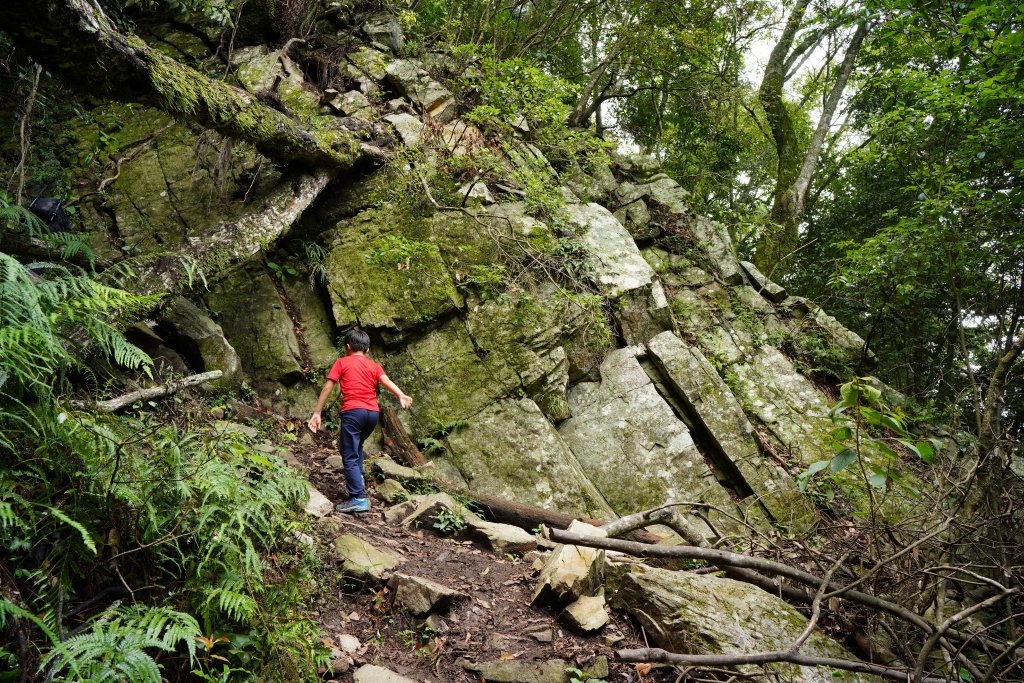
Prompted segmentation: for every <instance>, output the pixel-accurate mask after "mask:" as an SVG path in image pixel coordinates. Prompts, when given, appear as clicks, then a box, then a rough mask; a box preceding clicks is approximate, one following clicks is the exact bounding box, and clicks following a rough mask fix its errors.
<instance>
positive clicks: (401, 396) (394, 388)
mask: <svg viewBox="0 0 1024 683" xmlns="http://www.w3.org/2000/svg"><path fill="white" fill-rule="evenodd" d="M379 381H380V383H381V384H383V385H384V388H385V389H387V390H388V391H390V392H391V393H392V394H394V395H395V398H397V399H398V402H399V403H400V404H401V405H402V407H403V408H405V409H406V410H408V409H409V406H411V405H412V396H409V395H408V394H406V393H405V392H404V391H402V390H401V389H399V388H398V385H397V384H395V383H394V382H392V381H391V378H390V377H388V376H387V375H381V376H380V380H379Z"/></svg>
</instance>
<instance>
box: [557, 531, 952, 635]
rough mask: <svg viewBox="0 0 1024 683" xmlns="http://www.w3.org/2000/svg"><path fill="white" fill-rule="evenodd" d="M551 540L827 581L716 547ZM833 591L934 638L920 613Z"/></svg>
mask: <svg viewBox="0 0 1024 683" xmlns="http://www.w3.org/2000/svg"><path fill="white" fill-rule="evenodd" d="M546 535H547V537H548V538H550V539H551V540H552V541H555V542H557V543H568V544H571V545H582V546H587V547H590V548H603V549H605V550H617V551H619V552H623V553H626V554H628V555H634V556H636V557H663V558H675V559H687V560H702V561H704V562H709V563H711V564H713V565H715V566H716V567H721V568H723V569H725V568H726V567H739V568H741V569H753V570H755V571H756V572H767V573H770V574H778V575H779V576H784V577H786V578H787V579H790V580H792V581H796V582H797V583H801V584H803V585H805V586H810V587H812V588H814V589H819V588H821V585H822V582H823V579H821V578H820V577H817V576H815V575H814V574H810V573H808V572H805V571H803V570H800V569H796V568H795V567H790V566H789V565H787V564H782V563H781V562H774V561H772V560H766V559H764V558H760V557H751V556H750V555H742V554H740V553H732V552H729V551H727V550H715V549H713V548H699V547H695V546H687V545H677V546H657V545H645V544H643V543H634V542H632V541H623V540H620V539H616V538H593V537H590V536H584V535H582V534H575V533H572V532H569V531H562V530H559V529H549V530H548V531H547V532H546ZM829 588H830V589H831V590H833V591H835V593H834V595H840V594H841V595H842V597H843V598H844V599H846V600H849V601H851V602H856V603H859V604H861V605H865V606H867V607H872V608H874V609H877V610H879V611H882V612H886V613H887V614H891V615H892V616H894V617H897V618H899V619H902V620H904V621H907V622H910V623H911V624H914V625H915V626H917V627H918V628H920V629H921V630H922V631H924V632H925V633H927V634H929V635H931V634H932V633H934V632H935V627H934V626H933V625H932V624H930V623H928V622H927V621H925V620H924V619H923V618H922V617H921V616H920V615H919V614H916V613H914V612H911V611H910V610H908V609H906V608H905V607H901V606H900V605H897V604H895V603H892V602H889V601H888V600H885V599H883V598H879V597H876V596H874V595H869V594H867V593H862V592H860V591H854V590H850V591H844V590H843V588H844V587H843V586H839V585H835V584H831V583H830V584H829Z"/></svg>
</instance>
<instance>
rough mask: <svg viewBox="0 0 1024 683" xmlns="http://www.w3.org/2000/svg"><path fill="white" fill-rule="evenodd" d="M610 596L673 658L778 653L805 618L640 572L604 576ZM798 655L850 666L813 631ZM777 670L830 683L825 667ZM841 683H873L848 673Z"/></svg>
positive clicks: (673, 575)
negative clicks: (837, 660) (840, 661)
mask: <svg viewBox="0 0 1024 683" xmlns="http://www.w3.org/2000/svg"><path fill="white" fill-rule="evenodd" d="M607 590H608V594H607V597H608V602H609V604H610V605H611V606H612V607H613V608H615V609H617V610H622V611H625V612H627V613H628V614H631V615H632V616H633V617H634V618H636V619H637V620H638V621H639V622H640V624H641V625H642V626H643V628H644V631H645V632H646V633H647V636H648V637H649V638H650V639H651V641H652V643H651V644H652V645H657V646H659V647H662V648H664V649H666V650H669V651H670V652H689V653H692V654H748V653H754V652H764V651H768V650H783V649H785V648H787V647H788V646H789V645H790V644H791V643H792V642H793V641H794V640H796V638H797V637H798V636H799V635H800V633H801V632H802V631H803V630H804V629H805V628H806V626H807V618H806V617H804V616H803V615H801V614H800V613H799V612H797V611H796V610H795V609H794V608H793V607H790V606H789V605H787V604H786V603H785V602H783V601H782V600H781V599H779V598H777V597H775V596H773V595H771V594H769V593H766V592H764V591H762V590H760V589H759V588H756V587H754V586H751V585H749V584H745V583H740V582H739V581H733V580H732V579H726V578H719V577H715V576H708V575H697V574H690V573H688V572H683V571H670V570H666V569H656V568H652V567H647V566H645V565H617V566H615V568H614V569H613V568H609V574H608V577H607ZM801 653H803V654H807V655H811V656H819V657H836V658H840V659H854V657H853V656H852V655H851V654H850V653H849V652H847V651H846V650H845V649H844V648H843V647H842V646H840V645H839V644H838V643H836V642H835V641H833V640H832V639H830V638H829V637H827V636H826V635H824V634H823V633H821V632H820V631H817V630H816V631H813V632H812V633H811V636H810V637H809V638H808V640H807V642H806V643H805V644H804V646H803V648H802V649H801ZM778 666H779V667H780V669H781V671H779V670H776V671H779V673H780V676H781V678H782V679H783V680H801V681H808V682H809V683H832V681H834V678H833V676H832V674H831V672H830V671H829V669H828V668H827V667H820V668H819V667H796V666H794V665H778ZM745 670H747V671H750V669H745ZM783 671H785V673H782V672H783ZM843 679H844V680H847V679H849V680H852V681H858V682H861V681H863V682H866V681H874V680H876V679H874V678H873V677H870V676H863V675H858V674H853V673H845V672H844V674H843Z"/></svg>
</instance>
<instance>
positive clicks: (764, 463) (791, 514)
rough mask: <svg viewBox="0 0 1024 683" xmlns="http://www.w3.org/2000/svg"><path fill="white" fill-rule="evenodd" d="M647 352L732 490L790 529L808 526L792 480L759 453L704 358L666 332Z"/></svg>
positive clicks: (805, 504) (809, 515)
mask: <svg viewBox="0 0 1024 683" xmlns="http://www.w3.org/2000/svg"><path fill="white" fill-rule="evenodd" d="M648 350H649V351H650V354H651V357H652V359H653V360H654V362H655V364H656V365H657V366H658V367H659V368H660V369H661V371H662V373H663V375H664V376H665V379H666V381H667V382H668V384H669V385H670V386H671V387H672V388H673V390H674V392H675V393H676V395H677V396H679V397H680V398H681V399H682V400H683V401H684V403H685V405H686V408H687V410H688V411H689V413H690V414H691V415H692V416H694V417H696V418H697V419H699V420H700V422H701V424H703V426H704V428H705V429H706V434H707V437H706V438H707V439H708V442H709V443H708V447H709V448H713V449H714V451H715V453H714V457H716V458H718V459H719V460H724V461H725V462H722V465H721V467H722V469H723V470H731V471H732V474H733V476H738V477H741V478H742V483H740V482H736V488H738V489H740V490H745V489H749V491H750V492H751V493H752V494H753V498H754V499H755V500H756V501H759V502H760V503H761V504H762V505H764V507H765V509H766V510H767V511H768V513H769V514H770V515H771V516H772V518H773V519H774V520H775V521H776V522H778V523H780V524H781V525H783V526H784V527H786V528H788V529H792V530H795V531H803V530H806V529H807V528H809V526H810V525H811V524H812V523H813V521H814V510H813V508H812V507H811V505H810V502H809V501H808V500H807V499H806V498H805V497H804V496H803V494H802V493H801V492H800V491H799V489H798V488H797V486H796V482H795V481H794V480H793V478H792V477H790V476H789V474H788V473H787V472H786V471H785V470H784V469H783V468H781V467H780V466H779V465H778V464H776V463H775V462H773V461H772V460H771V459H770V458H769V457H768V456H766V455H764V454H762V453H761V449H760V447H759V446H758V443H757V440H756V438H755V435H754V428H753V426H752V425H751V424H750V421H749V420H748V419H747V417H746V415H745V414H744V413H743V408H742V407H741V406H740V404H739V402H738V401H737V400H736V397H735V396H733V394H732V392H731V391H730V390H729V387H728V385H726V383H725V382H724V381H723V380H722V378H721V377H719V375H718V373H717V372H715V369H714V367H712V366H711V364H710V363H709V362H708V361H707V359H706V358H705V357H704V354H702V353H701V352H700V350H699V349H697V348H694V347H692V346H687V345H686V344H684V343H683V341H682V340H681V339H679V337H677V336H676V335H674V334H672V333H671V332H664V333H662V334H660V335H658V336H657V337H655V338H654V339H652V340H651V342H650V343H649V344H648Z"/></svg>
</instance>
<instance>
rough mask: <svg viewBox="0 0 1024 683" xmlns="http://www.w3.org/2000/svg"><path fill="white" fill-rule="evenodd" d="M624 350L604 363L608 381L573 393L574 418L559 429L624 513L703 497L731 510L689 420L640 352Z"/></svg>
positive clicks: (607, 496) (604, 376)
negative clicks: (642, 360) (676, 408)
mask: <svg viewBox="0 0 1024 683" xmlns="http://www.w3.org/2000/svg"><path fill="white" fill-rule="evenodd" d="M641 351H642V349H639V348H636V347H626V348H624V349H616V350H615V351H612V352H611V353H609V354H608V355H607V356H605V360H604V362H603V363H602V364H601V383H600V384H599V385H597V386H595V385H593V384H588V385H577V386H576V387H574V388H573V390H572V391H570V393H569V405H570V409H571V411H572V417H571V418H569V419H568V420H566V421H565V422H563V423H562V424H561V425H560V426H559V428H558V432H559V434H560V435H561V436H562V439H563V440H564V441H565V443H566V445H568V446H569V449H570V450H571V451H572V452H573V454H575V455H576V458H577V459H578V460H579V463H580V465H581V466H582V468H583V471H584V472H585V473H586V474H587V477H588V478H589V479H590V481H591V482H593V484H594V486H595V487H597V490H598V491H600V492H601V494H602V495H603V496H604V498H605V500H607V501H608V504H609V505H611V507H612V509H613V510H615V512H616V513H618V514H621V515H625V514H631V513H634V512H639V511H641V510H647V509H651V508H654V507H657V506H658V505H662V504H663V503H665V502H667V501H671V500H702V501H704V502H707V503H711V504H714V505H720V506H723V507H726V508H729V507H730V506H731V505H732V503H731V500H730V498H729V495H728V494H727V493H726V491H725V490H724V489H723V488H722V487H721V486H720V485H719V483H718V481H717V480H716V479H715V476H714V474H713V473H712V472H711V470H710V468H709V467H708V464H707V463H706V462H705V461H704V458H703V456H702V455H701V454H700V452H699V451H698V450H697V447H696V445H695V444H694V442H693V437H692V436H691V434H690V431H689V429H688V428H687V427H686V424H685V423H684V422H683V421H682V420H680V419H679V418H678V417H677V416H676V414H675V412H674V411H673V409H672V407H671V406H669V404H668V403H666V402H665V400H664V399H663V398H662V396H661V394H660V393H659V392H658V389H657V388H656V387H655V386H654V383H653V382H652V381H651V378H650V377H649V376H648V375H647V372H646V371H645V370H644V369H643V367H642V366H641V365H640V362H639V361H638V359H637V357H636V356H637V354H638V353H640V352H641Z"/></svg>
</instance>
